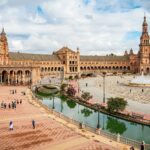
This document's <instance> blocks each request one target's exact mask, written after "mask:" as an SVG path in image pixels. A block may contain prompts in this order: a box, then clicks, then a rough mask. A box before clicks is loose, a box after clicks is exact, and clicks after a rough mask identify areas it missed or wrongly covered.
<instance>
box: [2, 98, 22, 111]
mask: <svg viewBox="0 0 150 150" xmlns="http://www.w3.org/2000/svg"><path fill="white" fill-rule="evenodd" d="M17 104H22V99H20V100H18V99H17V100H14V101H12V102H11V103H6V102H4V101H2V102H1V109H7V108H9V109H11V108H12V109H16V108H17Z"/></svg>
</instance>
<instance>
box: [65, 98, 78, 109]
mask: <svg viewBox="0 0 150 150" xmlns="http://www.w3.org/2000/svg"><path fill="white" fill-rule="evenodd" d="M66 103H67V105H68V107H69V108H71V109H73V108H75V107H76V103H75V102H74V101H72V100H67V102H66Z"/></svg>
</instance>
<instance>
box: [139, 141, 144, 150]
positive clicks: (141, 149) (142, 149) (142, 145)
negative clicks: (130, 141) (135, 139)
mask: <svg viewBox="0 0 150 150" xmlns="http://www.w3.org/2000/svg"><path fill="white" fill-rule="evenodd" d="M144 144H145V143H144V141H143V142H142V144H141V148H140V150H145V147H144Z"/></svg>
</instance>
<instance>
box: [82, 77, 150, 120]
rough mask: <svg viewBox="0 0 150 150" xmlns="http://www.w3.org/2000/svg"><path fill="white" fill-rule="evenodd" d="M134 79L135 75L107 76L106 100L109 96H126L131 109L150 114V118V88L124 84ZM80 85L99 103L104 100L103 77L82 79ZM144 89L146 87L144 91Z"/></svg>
mask: <svg viewBox="0 0 150 150" xmlns="http://www.w3.org/2000/svg"><path fill="white" fill-rule="evenodd" d="M132 79H133V76H123V77H120V76H107V77H106V79H105V85H106V92H105V94H106V95H105V96H106V101H107V98H109V97H122V98H125V99H126V100H127V101H128V106H127V109H128V110H129V111H134V112H140V113H145V114H147V115H148V114H149V116H148V118H150V88H149V87H145V88H142V87H130V86H125V85H123V84H128V83H129V82H130V81H131V80H132ZM86 83H87V84H88V86H86ZM79 85H80V90H81V91H87V92H90V93H91V95H92V96H93V99H94V100H95V101H96V102H97V103H102V102H103V78H102V77H101V76H97V77H91V78H85V79H80V80H79ZM142 89H144V91H143V92H142ZM130 90H131V92H130Z"/></svg>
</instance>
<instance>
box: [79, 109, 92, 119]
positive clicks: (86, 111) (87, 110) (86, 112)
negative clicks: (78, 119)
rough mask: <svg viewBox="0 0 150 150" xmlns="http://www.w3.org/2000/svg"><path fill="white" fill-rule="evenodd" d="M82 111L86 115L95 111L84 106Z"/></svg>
mask: <svg viewBox="0 0 150 150" xmlns="http://www.w3.org/2000/svg"><path fill="white" fill-rule="evenodd" d="M81 113H82V114H83V115H84V117H89V116H90V115H91V114H92V113H93V112H92V111H91V110H90V109H88V108H84V109H82V110H81Z"/></svg>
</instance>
